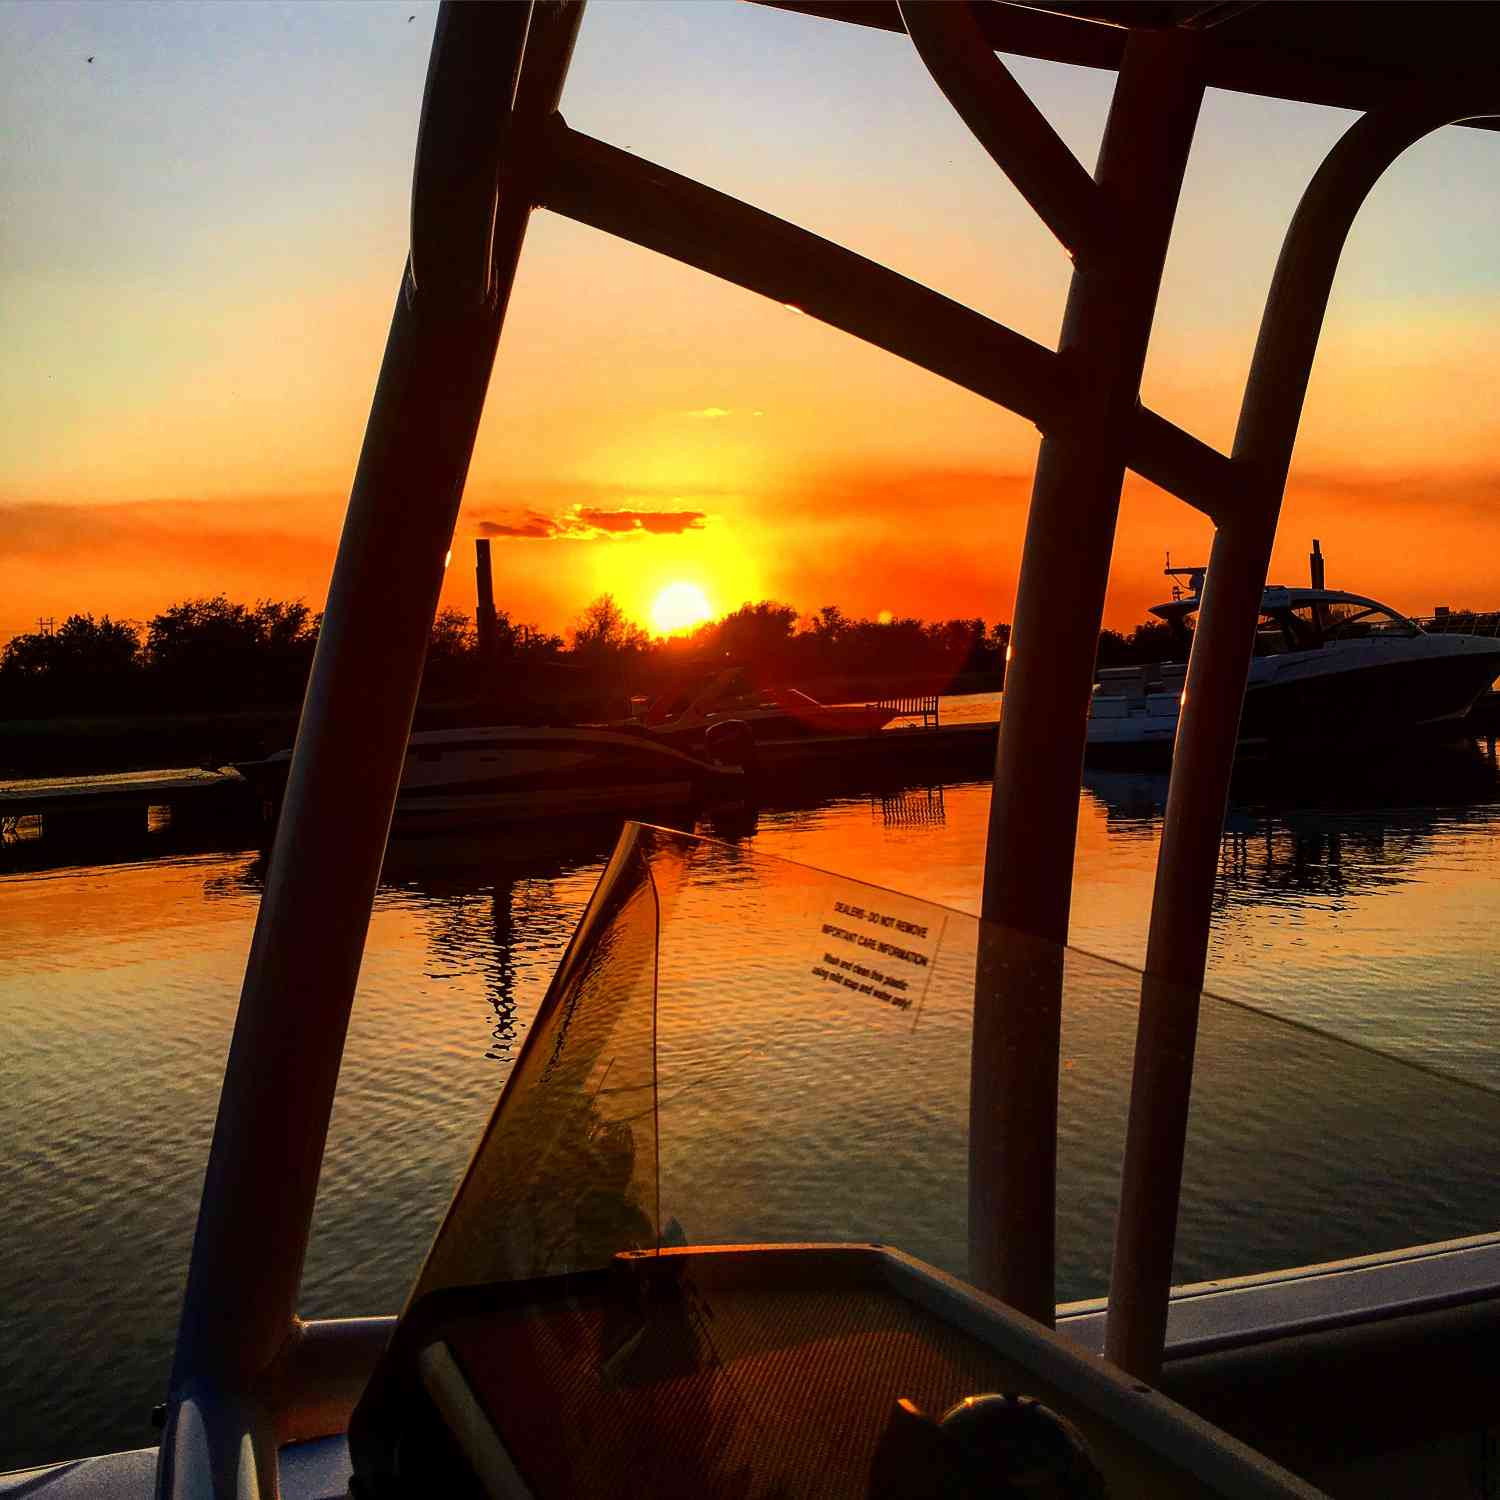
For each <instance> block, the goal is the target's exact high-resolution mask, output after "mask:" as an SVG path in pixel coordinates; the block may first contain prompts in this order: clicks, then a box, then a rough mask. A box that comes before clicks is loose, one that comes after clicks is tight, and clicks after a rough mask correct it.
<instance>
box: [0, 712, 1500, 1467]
mask: <svg viewBox="0 0 1500 1500" xmlns="http://www.w3.org/2000/svg"><path fill="white" fill-rule="evenodd" d="M993 709H994V700H993V699H991V700H987V701H986V700H977V701H976V700H970V701H967V702H960V703H955V704H950V705H948V707H947V710H946V712H945V716H946V717H949V718H952V717H954V716H955V714H982V713H984V712H985V711H987V710H988V711H989V712H993ZM1164 794H1165V781H1164V779H1162V778H1157V777H1152V776H1145V775H1134V774H1127V773H1108V774H1106V773H1093V772H1091V773H1090V774H1089V777H1088V780H1087V785H1086V788H1085V791H1084V793H1083V797H1082V801H1081V805H1080V819H1079V822H1080V833H1079V844H1078V857H1077V864H1076V874H1075V886H1074V919H1073V941H1074V943H1075V944H1076V945H1077V946H1078V947H1080V948H1083V949H1085V950H1089V951H1091V952H1093V953H1097V954H1101V955H1104V956H1106V957H1108V958H1113V959H1117V960H1120V961H1123V962H1125V963H1132V964H1134V963H1138V962H1139V961H1140V959H1141V957H1142V955H1143V951H1144V945H1145V930H1146V920H1147V913H1148V905H1149V898H1150V890H1151V881H1152V873H1153V863H1154V859H1155V853H1156V847H1157V842H1158V839H1159V835H1160V816H1161V806H1162V801H1163V798H1164ZM807 804H808V805H803V806H791V805H781V806H767V807H763V808H761V809H759V810H758V811H757V812H755V813H753V814H749V813H747V814H744V815H739V816H736V817H734V818H732V819H729V820H727V821H723V820H721V821H718V822H705V823H703V824H701V825H700V831H701V832H705V833H709V834H712V835H714V836H717V837H721V838H724V839H726V840H728V841H730V842H731V843H734V844H739V845H742V846H744V845H748V846H749V847H751V848H753V849H755V850H758V851H761V852H764V853H769V854H775V855H780V856H784V857H786V858H788V859H792V860H798V861H802V862H805V863H807V864H811V865H815V866H819V867H822V868H825V869H829V870H833V871H836V872H841V873H844V874H848V875H851V876H855V877H858V878H861V879H866V880H873V881H877V882H878V883H880V884H882V885H887V886H891V887H895V888H897V889H900V890H905V891H908V892H910V893H912V894H914V895H916V896H920V897H923V898H925V899H927V900H930V901H936V902H940V903H944V904H947V905H951V906H955V907H958V908H960V909H963V910H968V911H974V910H976V909H977V905H978V891H979V881H980V862H981V852H982V847H983V839H984V829H985V818H986V814H987V809H988V789H987V787H986V786H985V785H984V784H983V783H982V782H979V781H976V780H969V781H956V782H950V783H947V784H938V783H936V782H933V783H927V782H922V783H918V784H914V785H913V784H899V783H886V784H885V785H869V786H862V787H859V788H857V789H849V790H846V791H843V792H841V793H840V794H838V795H834V796H826V797H822V798H816V799H815V798H812V797H809V798H808V799H807ZM1497 832H1500V780H1497V775H1496V770H1495V765H1494V762H1493V759H1490V758H1486V756H1485V755H1484V753H1483V752H1482V751H1478V750H1475V751H1473V752H1467V751H1464V752H1455V753H1453V754H1438V755H1432V756H1423V757H1421V758H1417V759H1413V758H1411V757H1403V758H1401V759H1399V760H1394V761H1391V762H1387V763H1378V762H1374V763H1368V764H1363V763H1362V764H1345V765H1341V766H1337V767H1332V766H1320V767H1303V768H1300V769H1299V771H1298V773H1297V774H1296V775H1293V776H1286V775H1282V776H1279V777H1278V778H1277V779H1276V780H1274V781H1272V780H1270V779H1268V778H1264V777H1262V778H1247V779H1246V780H1245V781H1244V783H1243V784H1242V785H1240V786H1239V787H1237V790H1236V796H1235V803H1234V807H1233V809H1232V812H1231V817H1230V831H1229V833H1228V834H1227V835H1226V838H1225V840H1224V846H1223V856H1222V861H1221V865H1220V871H1219V881H1218V886H1217V891H1216V903H1215V905H1216V915H1215V925H1214V933H1213V947H1212V954H1211V958H1210V979H1209V983H1210V986H1211V987H1212V988H1213V989H1215V990H1217V991H1218V992H1219V993H1221V994H1223V995H1226V996H1228V997H1230V998H1231V999H1235V1000H1240V1001H1244V1002H1246V1003H1248V1004H1250V1005H1253V1006H1255V1007H1259V1008H1261V1009H1264V1010H1266V1011H1269V1012H1272V1013H1274V1014H1276V1015H1280V1016H1285V1017H1287V1018H1290V1019H1294V1020H1298V1021H1303V1022H1307V1023H1311V1024H1313V1025H1315V1026H1317V1027H1320V1028H1323V1029H1324V1030H1327V1031H1331V1032H1333V1033H1335V1034H1336V1035H1338V1036H1342V1037H1348V1038H1352V1039H1355V1040H1357V1041H1360V1042H1363V1043H1365V1044H1367V1045H1369V1046H1371V1047H1374V1048H1376V1049H1378V1050H1380V1051H1383V1052H1386V1053H1390V1054H1393V1055H1395V1056H1398V1057H1401V1058H1405V1059H1408V1060H1412V1061H1415V1062H1418V1063H1422V1064H1426V1065H1429V1066H1432V1067H1436V1068H1438V1069H1441V1070H1444V1071H1446V1072H1448V1073H1450V1074H1453V1075H1455V1076H1457V1077H1462V1078H1465V1079H1469V1080H1471V1081H1473V1082H1475V1083H1478V1084H1481V1085H1484V1086H1487V1087H1491V1088H1495V1087H1500V1064H1497V1062H1496V1060H1495V1057H1494V1055H1493V1050H1492V1046H1491V1033H1492V1031H1493V1026H1492V1021H1491V1016H1492V1011H1493V1007H1494V1004H1495V998H1496V985H1497V978H1500V960H1497V958H1496V954H1495V945H1494V939H1493V933H1494V931H1495V928H1496V924H1497V920H1500V839H1497ZM612 842H613V830H611V829H609V828H607V827H593V828H585V829H580V830H573V831H569V832H568V833H566V834H557V835H556V836H553V835H550V834H548V835H543V834H539V833H537V832H535V831H528V832H527V833H526V834H525V835H524V836H521V837H517V836H514V835H508V834H505V833H503V832H496V833H493V834H487V835H483V836H479V835H476V836H475V838H474V839H472V840H471V841H469V842H468V844H467V846H466V847H458V846H453V845H446V846H443V847H441V848H439V847H436V846H429V847H426V848H425V849H415V848H399V847H398V848H393V850H392V854H391V857H390V859H389V860H388V864H387V869H386V874H385V879H384V881H383V884H382V886H381V889H380V892H379V895H378V898H377V901H376V908H375V915H374V920H373V922H372V925H371V929H370V939H369V946H368V950H367V954H366V959H365V964H364V969H363V973H362V975H361V980H360V991H359V998H358V1002H357V1005H356V1008H355V1012H354V1017H353V1022H352V1026H351V1029H350V1036H349V1044H348V1049H347V1052H346V1055H345V1062H344V1069H343V1074H342V1077H341V1081H340V1094H339V1099H338V1102H337V1105H336V1108H335V1114H334V1120H333V1128H332V1136H331V1140H330V1143H329V1151H328V1157H327V1161H326V1165H325V1169H324V1175H323V1183H322V1190H321V1198H320V1203H319V1207H318V1213H317V1220H316V1224H315V1227H314V1234H313V1243H312V1248H311V1251H310V1255H309V1259H308V1263H307V1267H306V1272H305V1277H304V1294H303V1310H304V1311H305V1312H307V1313H309V1314H312V1315H323V1314H330V1313H375V1312H389V1311H394V1310H395V1309H396V1308H397V1307H398V1306H399V1304H400V1302H401V1300H402V1298H403V1296H404V1294H405V1292H406V1290H407V1289H408V1287H409V1285H410V1282H411V1279H412V1276H413V1275H414V1273H415V1271H416V1268H417V1266H418V1264H419V1262H420V1259H421V1256H422V1254H423V1251H424V1250H425V1248H426V1246H427V1244H428V1243H429V1242H430V1240H431V1237H432V1233H433V1230H434V1228H435V1226H436V1223H437V1221H438V1219H439V1217H440V1215H441V1213H442V1210H443V1208H444V1206H445V1204H446V1203H447V1201H448V1198H449V1196H450V1194H451V1192H452V1189H453V1186H454V1184H455V1181H456V1178H457V1176H458V1173H459V1172H460V1170H461V1169H462V1166H463V1164H464V1162H465V1161H466V1159H467V1157H468V1154H469V1151H470V1149H471V1147H472V1144H473V1142H474V1139H475V1137H476V1135H477V1133H478V1130H479V1128H480V1126H481V1125H482V1123H483V1121H484V1119H485V1118H486V1116H487V1114H488V1112H489V1109H490V1107H491V1105H492V1104H493V1101H494V1099H495V1096H496V1093H497V1091H498V1089H499V1087H500V1085H501V1083H502V1081H503V1079H504V1077H505V1074H506V1071H507V1068H508V1065H509V1059H510V1057H511V1055H512V1053H513V1050H514V1047H515V1046H516V1045H517V1043H518V1041H519V1039H520V1038H521V1037H522V1036H524V1034H525V1029H526V1026H527V1023H528V1020H529V1018H530V1016H531V1015H532V1014H533V1013H534V1010H535V1007H536V1005H537V1002H538V1000H539V998H540V996H541V994H542V992H543V990H544V989H545V986H546V984H547V981H548V979H549V977H550V975H551V973H552V971H553V968H554V967H555V965H556V962H557V959H558V957H559V956H560V954H561V952H562V950H563V948H564V946H565V944H566V942H567V940H568V937H569V935H570V933H571V931H572V928H573V925H574V923H575V921H576V919H577V917H578V915H579V913H580V912H581V910H582V908H583V906H584V904H585V902H586V901H587V899H588V895H589V892H590V891H591V889H592V887H593V884H594V882H595V880H596V878H597V875H598V873H599V871H600V869H601V868H602V866H603V863H604V860H605V858H606V857H607V854H608V851H609V848H610V847H611V844H612ZM101 857H102V852H101ZM83 858H87V855H84V856H83ZM33 864H35V861H33ZM261 877H262V865H261V860H260V857H259V855H258V854H257V853H256V852H255V851H254V850H249V849H245V850H229V851H224V850H208V851H201V852H186V851H183V850H182V849H181V848H178V850H177V852H173V853H164V854H161V855H150V854H149V853H148V855H147V856H146V857H136V858H133V859H129V860H122V861H120V862H116V863H103V862H99V863H93V864H89V863H82V862H79V863H73V864H69V865H67V866H63V867H56V868H30V869H25V870H16V871H15V872H14V873H10V874H6V875H0V911H3V913H4V920H3V946H0V1036H3V1038H4V1051H3V1054H0V1059H3V1060H0V1081H3V1088H0V1148H3V1157H0V1162H3V1165H0V1201H3V1203H4V1205H5V1213H4V1216H3V1219H0V1331H3V1334H4V1337H3V1338H0V1467H5V1466H7V1465H16V1464H22V1463H26V1462H32V1461H39V1460H42V1459H46V1458H54V1457H65V1456H73V1455H77V1454H81V1453H84V1452H90V1451H98V1450H100V1449H104V1448H112V1447H123V1446H136V1445H139V1444H143V1443H148V1442H150V1441H151V1440H152V1433H151V1430H150V1427H149V1424H148V1420H147V1418H148V1415H149V1412H150V1409H151V1407H152V1405H153V1404H154V1403H155V1402H157V1401H159V1400H160V1399H161V1397H162V1394H163V1387H164V1383H165V1378H166V1372H167V1364H168V1360H169V1355H170V1346H171V1340H172V1335H173V1329H174V1322H175V1318H176V1315H177V1311H178V1304H179V1301H180V1297H181V1290H182V1280H183V1274H184V1269H185V1264H186V1257H187V1250H188V1244H189V1239H190V1236H191V1229H192V1221H193V1215H194V1212H195V1210H196V1204H197V1195H198V1192H199V1189H200V1186H201V1180H202V1169H203V1161H204V1156H205V1152H206V1149H207V1143H208V1138H209V1134H210V1132H211V1130H212V1125H213V1115H214V1109H215V1104H216V1099H217V1091H218V1083H219V1076H220V1073H221V1070H222V1066H223V1061H224V1057H225V1053H226V1050H227V1047H228V1040H229V1033H230V1028H231V1025H232V1022H233V1012H234V1006H235V1002H236V998H237V995H238V987H239V981H240V976H241V972H242V969H243V965H244V959H245V953H246V948H247V945H248V942H249V936H250V931H251V926H252V923H253V921H254V916H255V911H256V905H257V902H258V900H259V895H260V889H261ZM704 941H705V951H706V952H707V953H708V954H709V955H710V957H711V956H712V952H713V944H714V938H713V934H712V933H709V934H706V935H705V939H704ZM752 1021H753V1018H752ZM744 1022H745V1017H744V1016H743V1015H741V1016H739V1017H738V1018H737V1024H740V1025H743V1024H744ZM765 1045H766V1046H767V1047H770V1048H774V1047H775V1045H776V1038H775V1036H774V1035H768V1036H767V1037H766V1038H765ZM1320 1045H1321V1044H1320ZM1237 1047H1238V1048H1239V1049H1240V1051H1239V1052H1238V1053H1237V1052H1236V1048H1237ZM1247 1048H1252V1050H1253V1044H1252V1043H1250V1042H1248V1041H1246V1040H1245V1039H1243V1038H1242V1039H1239V1040H1236V1038H1235V1037H1233V1036H1231V1035H1229V1034H1227V1033H1226V1034H1225V1036H1224V1037H1223V1038H1222V1042H1221V1050H1220V1052H1218V1053H1216V1054H1215V1055H1216V1056H1219V1057H1221V1059H1222V1060H1221V1062H1220V1063H1219V1064H1218V1065H1217V1066H1218V1067H1219V1068H1220V1070H1221V1076H1223V1077H1224V1078H1225V1079H1226V1080H1227V1079H1228V1078H1230V1076H1231V1074H1233V1073H1234V1071H1235V1070H1236V1067H1237V1064H1236V1063H1235V1061H1234V1059H1235V1057H1236V1056H1241V1057H1243V1056H1249V1055H1251V1054H1250V1052H1249V1051H1247V1050H1246V1049H1247ZM1066 1065H1067V1064H1066V1062H1065V1066H1066ZM1212 1081H1213V1080H1212V1079H1211V1078H1210V1077H1209V1076H1208V1074H1207V1073H1206V1072H1202V1071H1200V1088H1208V1087H1210V1086H1211V1084H1212ZM1382 1087H1385V1088H1386V1091H1387V1095H1388V1102H1390V1103H1392V1104H1395V1099H1396V1094H1397V1093H1399V1085H1397V1084H1391V1085H1388V1086H1386V1085H1383V1086H1382ZM1370 1107H1371V1115H1372V1123H1373V1124H1375V1125H1376V1126H1378V1123H1379V1122H1378V1114H1379V1109H1380V1102H1379V1101H1374V1100H1372V1101H1370ZM1395 1107H1400V1106H1399V1105H1396V1106H1395ZM1247 1109H1248V1113H1247V1119H1249V1120H1251V1121H1252V1124H1253V1120H1254V1111H1253V1109H1249V1108H1248V1106H1247ZM1248 1128H1251V1127H1248V1126H1247V1129H1248ZM1309 1151H1310V1152H1315V1151H1316V1144H1315V1143H1310V1144H1309ZM1253 1177H1254V1174H1253V1172H1252V1173H1251V1174H1250V1178H1251V1179H1253ZM1254 1191H1255V1189H1254V1188H1253V1185H1252V1186H1251V1187H1250V1188H1249V1189H1247V1192H1246V1194H1243V1195H1242V1200H1243V1201H1242V1202H1241V1204H1240V1211H1241V1212H1242V1213H1243V1214H1244V1216H1245V1217H1246V1218H1247V1219H1253V1218H1254V1217H1255V1214H1256V1204H1255V1202H1254V1201H1253V1197H1252V1195H1253V1192H1254ZM1454 1232H1459V1231H1458V1230H1457V1229H1455V1231H1454ZM1296 1249H1297V1246H1296V1241H1295V1237H1293V1238H1292V1239H1291V1240H1288V1241H1286V1242H1285V1243H1282V1241H1281V1240H1280V1239H1278V1240H1276V1241H1275V1243H1274V1245H1272V1246H1271V1248H1268V1250H1267V1253H1268V1254H1272V1255H1277V1256H1285V1255H1295V1253H1296ZM1283 1263H1284V1262H1283Z"/></svg>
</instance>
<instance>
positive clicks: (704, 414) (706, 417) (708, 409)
mask: <svg viewBox="0 0 1500 1500" xmlns="http://www.w3.org/2000/svg"><path fill="white" fill-rule="evenodd" d="M732 415H733V413H732V412H731V411H730V410H729V408H728V407H727V406H700V407H699V408H698V409H697V410H696V411H685V412H683V416H685V417H696V418H697V419H698V420H699V421H700V422H712V421H714V420H715V419H716V418H718V417H728V416H732ZM757 415H758V413H757Z"/></svg>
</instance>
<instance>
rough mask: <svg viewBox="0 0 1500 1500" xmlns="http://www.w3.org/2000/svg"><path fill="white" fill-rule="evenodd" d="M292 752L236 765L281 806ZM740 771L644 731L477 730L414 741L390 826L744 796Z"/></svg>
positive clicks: (629, 811) (406, 828)
mask: <svg viewBox="0 0 1500 1500" xmlns="http://www.w3.org/2000/svg"><path fill="white" fill-rule="evenodd" d="M291 758H292V753H291V751H289V750H283V751H280V752H278V753H277V754H275V755H272V756H270V757H268V758H267V759H265V760H263V761H252V762H248V763H242V764H240V765H238V766H236V767H235V769H236V770H238V771H239V772H240V774H241V775H243V776H244V777H246V779H247V780H249V781H250V782H251V784H252V785H253V786H254V787H255V789H256V790H257V791H258V792H259V793H260V795H261V797H262V798H263V799H264V800H265V801H267V802H269V803H272V804H279V803H280V801H281V797H282V794H283V792H284V790H285V786H286V777H287V771H288V769H289V767H290V765H291ZM744 784H745V773H744V770H743V768H742V767H741V766H738V765H727V764H722V763H720V762H717V761H710V760H706V759H704V758H703V757H702V756H698V755H691V754H689V753H687V752H686V751H684V750H681V749H678V748H677V747H676V746H673V745H668V744H662V743H659V742H658V741H656V740H654V739H652V738H650V737H649V736H646V735H642V734H628V733H622V732H619V731H614V730H606V729H589V728H577V729H545V728H527V727H510V726H505V725H498V726H479V727H475V728H472V729H444V730H428V731H424V732H419V733H417V734H414V735H412V737H411V741H410V744H409V746H408V748H407V752H406V763H405V766H404V768H403V770H402V773H401V789H400V791H399V793H398V795H397V798H396V811H395V819H394V823H393V827H394V828H395V829H396V830H398V831H400V832H403V833H420V832H423V831H427V830H432V829H442V828H455V827H457V828H462V827H464V826H467V825H470V824H472V823H475V822H508V821H519V820H531V819H555V818H573V817H590V816H598V815H603V814H609V813H614V814H621V815H624V816H629V817H639V816H643V815H645V814H646V813H648V812H650V811H653V810H658V809H666V808H672V807H681V806H687V805H692V804H694V803H702V802H707V801H714V800H720V801H723V800H733V799H735V798H736V797H739V796H742V795H743V790H744Z"/></svg>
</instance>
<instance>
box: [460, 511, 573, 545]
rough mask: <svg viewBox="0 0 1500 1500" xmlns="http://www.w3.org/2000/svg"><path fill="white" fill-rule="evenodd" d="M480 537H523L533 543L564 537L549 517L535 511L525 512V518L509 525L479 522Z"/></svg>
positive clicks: (495, 522) (500, 522) (496, 522)
mask: <svg viewBox="0 0 1500 1500" xmlns="http://www.w3.org/2000/svg"><path fill="white" fill-rule="evenodd" d="M478 530H479V534H480V536H514V537H525V538H528V539H530V540H533V541H546V540H548V539H549V538H551V537H555V536H561V535H566V533H565V532H563V531H562V529H561V528H560V527H559V526H558V524H557V522H556V521H554V520H553V519H552V518H551V516H544V515H541V514H539V513H538V512H537V511H534V510H531V511H527V512H526V514H525V516H524V517H523V518H522V519H521V520H519V521H517V522H515V523H513V524H511V523H507V522H505V521H481V522H480V523H479V528H478Z"/></svg>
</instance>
